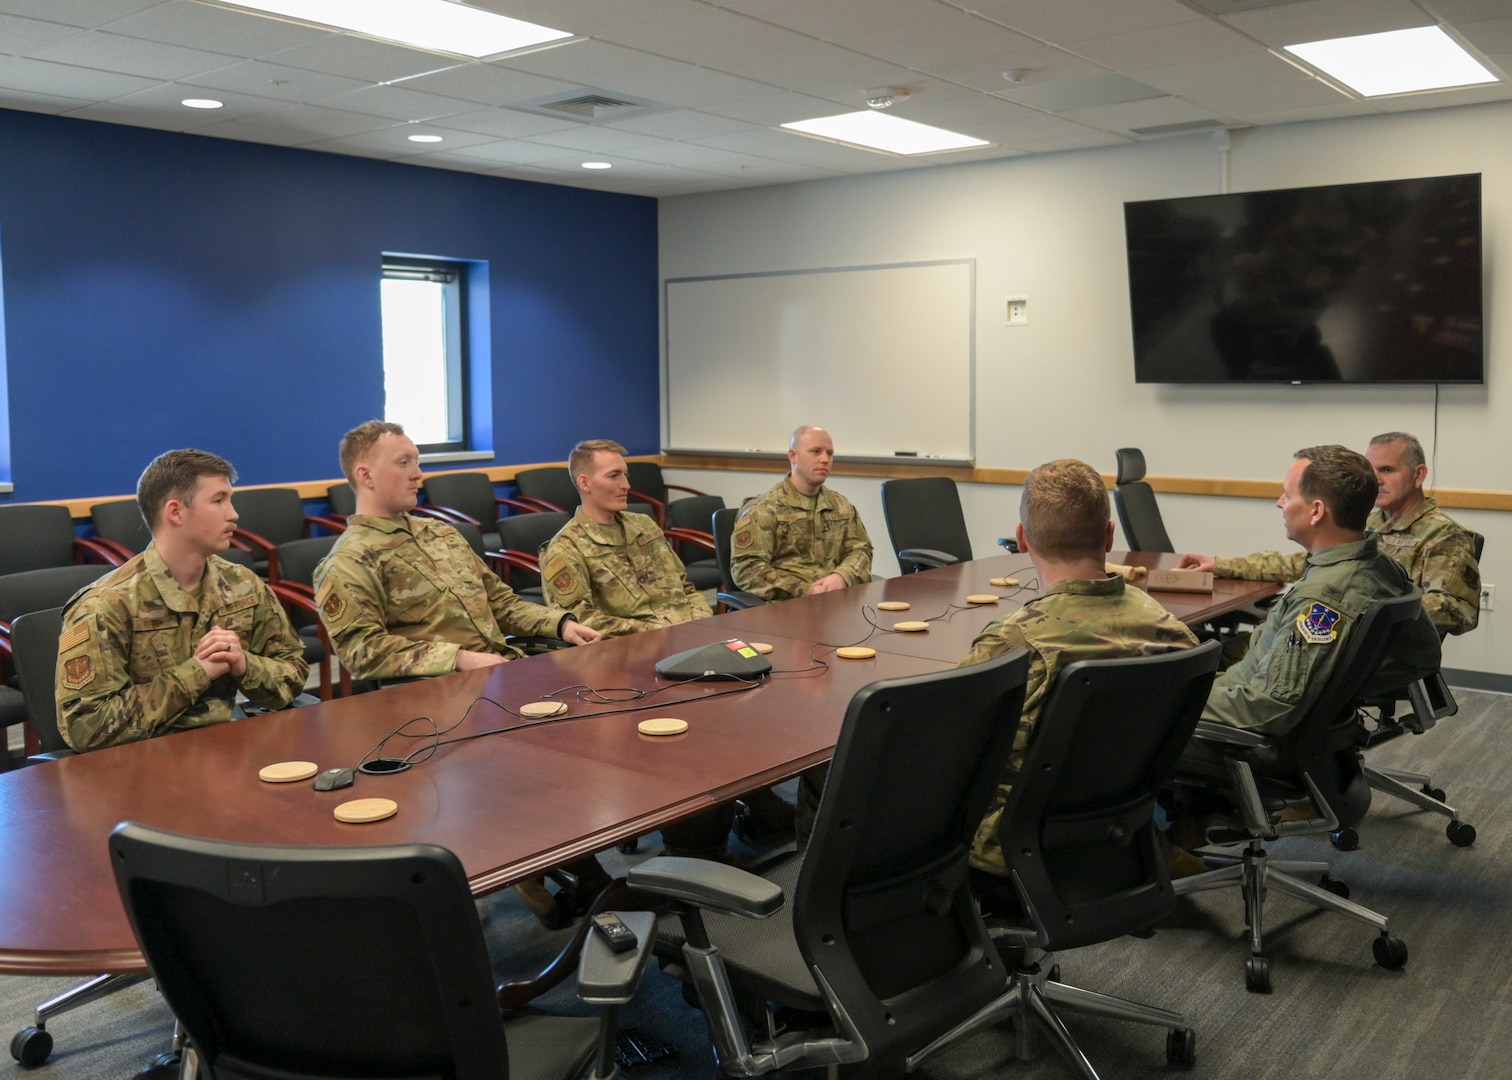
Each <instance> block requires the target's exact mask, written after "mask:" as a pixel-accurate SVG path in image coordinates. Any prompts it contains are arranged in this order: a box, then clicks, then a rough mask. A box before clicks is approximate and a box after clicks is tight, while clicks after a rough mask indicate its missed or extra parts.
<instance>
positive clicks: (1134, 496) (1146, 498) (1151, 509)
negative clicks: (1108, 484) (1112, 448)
mask: <svg viewBox="0 0 1512 1080" xmlns="http://www.w3.org/2000/svg"><path fill="white" fill-rule="evenodd" d="M1116 453H1117V454H1118V476H1117V479H1116V480H1115V482H1114V486H1113V505H1114V507H1116V508H1117V510H1118V524H1119V527H1120V528H1122V529H1123V534H1124V540H1126V541H1127V542H1128V545H1129V550H1130V551H1175V550H1176V547H1175V545H1174V544H1172V543H1171V538H1170V536H1168V535H1167V534H1166V527H1165V522H1164V521H1162V520H1161V518H1160V506H1159V505H1158V504H1157V503H1156V502H1155V489H1154V488H1152V487H1150V485H1149V484H1148V483H1146V482H1145V478H1144V476H1145V459H1144V451H1143V450H1135V449H1133V448H1132V447H1126V448H1124V449H1122V450H1119V451H1116Z"/></svg>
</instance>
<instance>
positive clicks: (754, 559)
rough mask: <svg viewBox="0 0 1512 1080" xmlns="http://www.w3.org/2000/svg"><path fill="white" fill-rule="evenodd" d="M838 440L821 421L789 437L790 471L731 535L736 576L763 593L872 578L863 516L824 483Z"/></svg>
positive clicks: (775, 596)
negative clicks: (820, 424) (862, 521)
mask: <svg viewBox="0 0 1512 1080" xmlns="http://www.w3.org/2000/svg"><path fill="white" fill-rule="evenodd" d="M834 460H835V444H834V442H833V441H832V440H831V439H830V436H829V432H827V431H825V430H824V429H823V428H820V427H809V426H804V427H800V428H799V429H798V430H797V431H795V432H793V437H792V439H791V440H790V441H789V443H788V465H789V470H788V475H787V476H785V477H783V479H782V480H781V482H779V483H778V484H777V485H775V486H774V487H772V488H771V489H770V490H769V491H767V492H766V493H765V494H764V495H762V496H761V497H760V498H759V499H757V500H756V501H755V502H753V503H752V504H751V505H750V506H748V507H747V508H746V510H745V512H744V513H743V514H741V515H740V518H739V520H737V521H736V522H735V526H734V529H733V533H732V536H731V538H730V571H731V574H732V575H733V576H734V578H735V584H736V585H737V586H739V587H740V588H741V589H743V590H744V591H746V592H748V593H752V594H754V595H756V596H759V597H761V598H762V599H763V600H788V599H791V598H792V597H795V596H807V595H809V594H811V593H823V592H833V591H835V590H836V589H844V588H847V587H848V586H851V585H858V584H861V583H862V582H866V581H870V580H871V559H872V546H871V538H870V537H869V536H867V535H866V526H865V525H863V524H861V516H860V515H859V514H857V513H856V508H855V507H854V506H852V505H851V504H850V501H849V500H848V499H846V497H845V496H844V495H841V494H839V493H838V492H835V491H832V490H830V489H829V488H827V487H825V486H824V482H825V480H827V479H828V478H829V474H830V467H831V466H832V465H833V464H834Z"/></svg>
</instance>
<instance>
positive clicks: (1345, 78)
mask: <svg viewBox="0 0 1512 1080" xmlns="http://www.w3.org/2000/svg"><path fill="white" fill-rule="evenodd" d="M1286 51H1287V52H1289V53H1291V54H1292V55H1293V56H1296V57H1298V58H1299V59H1302V60H1305V61H1307V63H1309V64H1311V65H1312V66H1313V67H1315V68H1317V69H1318V70H1319V71H1321V72H1323V73H1324V74H1326V75H1329V76H1331V77H1333V78H1335V79H1337V80H1339V82H1341V83H1343V84H1344V85H1345V86H1347V87H1349V88H1350V89H1351V90H1354V91H1356V92H1357V93H1359V94H1360V95H1362V96H1364V97H1380V96H1382V95H1383V94H1410V93H1412V92H1414V91H1418V90H1442V89H1444V88H1445V87H1450V86H1474V85H1476V84H1478V83H1489V82H1496V76H1495V75H1493V74H1491V72H1489V71H1487V70H1486V69H1485V68H1484V67H1483V66H1482V65H1481V64H1480V63H1479V62H1478V61H1477V60H1476V59H1475V58H1474V57H1473V56H1471V55H1470V54H1469V53H1467V52H1466V51H1465V50H1464V49H1462V48H1461V47H1460V45H1459V43H1458V42H1456V41H1455V40H1454V39H1453V38H1451V37H1450V36H1449V35H1448V34H1446V33H1444V32H1443V31H1442V30H1440V29H1439V28H1438V27H1437V26H1422V27H1418V28H1417V29H1415V30H1390V31H1387V32H1386V33H1384V34H1364V35H1361V36H1360V37H1347V38H1333V39H1331V40H1328V41H1309V42H1307V43H1305V44H1302V45H1288V46H1286Z"/></svg>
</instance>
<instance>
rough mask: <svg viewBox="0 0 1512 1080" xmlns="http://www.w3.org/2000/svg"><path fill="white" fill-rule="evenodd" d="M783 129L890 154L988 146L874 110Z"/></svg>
mask: <svg viewBox="0 0 1512 1080" xmlns="http://www.w3.org/2000/svg"><path fill="white" fill-rule="evenodd" d="M782 126H783V127H785V128H787V129H788V130H789V131H796V132H799V133H801V134H804V135H817V136H818V137H819V138H821V139H833V140H834V141H836V142H843V143H849V144H850V145H852V146H859V147H861V148H863V149H865V150H885V151H886V152H888V153H890V154H937V153H939V152H940V151H942V150H966V149H968V148H970V147H973V146H986V145H987V142H986V141H985V140H983V139H973V138H972V137H971V136H970V135H961V134H959V133H958V132H954V131H946V130H945V129H944V128H937V127H931V126H929V125H928V124H920V123H917V122H915V121H913V120H904V119H903V118H902V117H899V116H889V115H888V114H887V113H880V112H874V111H873V110H871V109H866V110H864V111H862V112H853V113H842V114H841V115H839V116H821V117H818V118H816V119H814V120H796V121H794V122H793V123H791V124H783V125H782Z"/></svg>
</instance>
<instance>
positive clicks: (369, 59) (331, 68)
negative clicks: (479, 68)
mask: <svg viewBox="0 0 1512 1080" xmlns="http://www.w3.org/2000/svg"><path fill="white" fill-rule="evenodd" d="M265 59H269V60H272V61H273V62H274V63H278V64H286V65H288V66H289V67H296V68H304V69H306V70H308V71H319V72H324V73H325V74H328V75H345V76H346V77H347V78H349V79H361V80H362V81H363V82H369V83H381V82H392V81H393V80H395V79H405V78H408V77H410V76H412V75H420V74H422V73H424V72H427V71H442V70H445V69H447V68H452V67H457V66H458V65H459V64H461V63H463V61H461V60H459V59H457V58H456V57H450V56H440V55H438V54H436V53H428V52H423V51H421V50H420V49H406V48H404V47H403V46H401V45H390V44H389V43H388V42H385V41H369V40H368V39H367V38H361V37H357V36H356V35H354V34H329V35H327V36H326V37H323V38H320V39H319V40H318V41H312V42H310V43H309V44H307V45H297V46H295V47H294V48H292V49H285V50H283V51H282V52H278V53H272V54H270V55H269V56H267V57H265Z"/></svg>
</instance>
